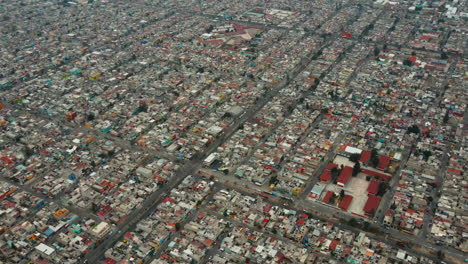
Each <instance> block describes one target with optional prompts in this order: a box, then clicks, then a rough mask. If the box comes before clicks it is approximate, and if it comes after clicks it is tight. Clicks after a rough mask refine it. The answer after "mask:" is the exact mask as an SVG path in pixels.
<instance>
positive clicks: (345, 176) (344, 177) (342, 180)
mask: <svg viewBox="0 0 468 264" xmlns="http://www.w3.org/2000/svg"><path fill="white" fill-rule="evenodd" d="M352 174H353V168H352V167H349V166H345V167H344V168H343V170H342V171H341V173H340V176H338V180H336V184H337V185H338V186H340V187H341V188H343V187H344V186H345V185H346V184H347V183H348V181H349V179H350V178H351V176H352Z"/></svg>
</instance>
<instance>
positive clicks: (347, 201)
mask: <svg viewBox="0 0 468 264" xmlns="http://www.w3.org/2000/svg"><path fill="white" fill-rule="evenodd" d="M352 201H353V197H352V196H351V195H348V194H346V195H345V196H344V197H343V199H341V201H340V204H339V205H338V207H340V209H341V210H343V211H348V208H349V206H350V205H351V202H352Z"/></svg>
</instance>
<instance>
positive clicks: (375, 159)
mask: <svg viewBox="0 0 468 264" xmlns="http://www.w3.org/2000/svg"><path fill="white" fill-rule="evenodd" d="M370 162H371V165H372V167H377V166H378V165H379V153H378V152H377V150H376V149H373V150H372V151H371V158H370Z"/></svg>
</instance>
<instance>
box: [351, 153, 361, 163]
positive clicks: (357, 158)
mask: <svg viewBox="0 0 468 264" xmlns="http://www.w3.org/2000/svg"><path fill="white" fill-rule="evenodd" d="M360 158H361V155H360V154H357V153H353V154H351V155H350V156H349V160H350V161H352V162H358V161H359V159H360Z"/></svg>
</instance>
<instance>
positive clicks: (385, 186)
mask: <svg viewBox="0 0 468 264" xmlns="http://www.w3.org/2000/svg"><path fill="white" fill-rule="evenodd" d="M389 187H390V186H389V185H388V183H387V182H386V181H383V182H381V183H380V184H379V191H378V192H377V195H378V196H383V195H384V193H385V192H386V191H387V189H388V188H389Z"/></svg>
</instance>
